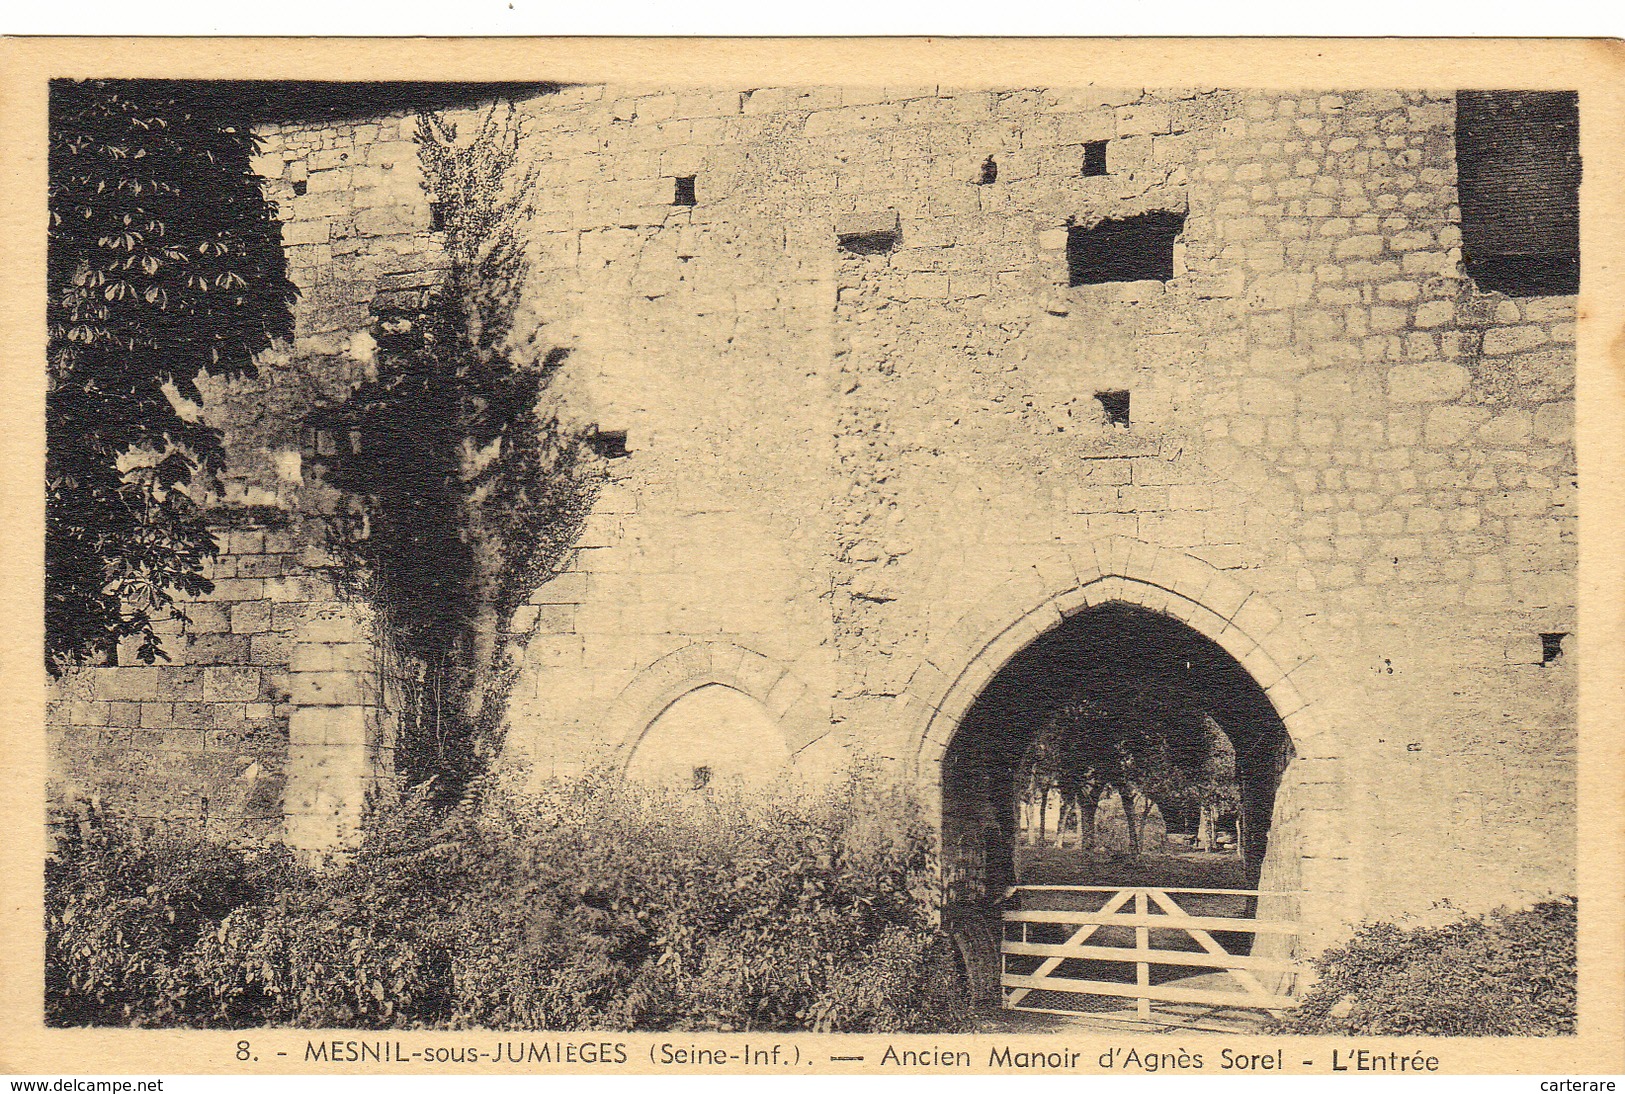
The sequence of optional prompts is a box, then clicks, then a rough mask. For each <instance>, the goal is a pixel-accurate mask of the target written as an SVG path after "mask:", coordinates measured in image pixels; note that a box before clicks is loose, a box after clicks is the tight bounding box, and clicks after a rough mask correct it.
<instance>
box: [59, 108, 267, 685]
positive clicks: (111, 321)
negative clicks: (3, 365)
mask: <svg viewBox="0 0 1625 1094" xmlns="http://www.w3.org/2000/svg"><path fill="white" fill-rule="evenodd" d="M257 151H258V147H257V143H256V139H255V137H254V135H253V133H252V132H251V131H250V129H249V119H248V118H247V117H246V115H245V113H244V112H243V110H242V109H241V108H240V107H239V105H238V104H237V103H236V101H235V100H233V99H232V98H231V97H230V96H223V95H219V94H211V93H210V92H209V89H208V87H207V85H203V84H192V83H177V82H169V81H154V80H84V81H73V80H56V81H53V82H52V84H51V89H50V152H49V190H48V196H49V213H50V221H49V228H48V235H47V239H48V244H47V250H46V265H47V274H46V276H47V288H48V291H49V298H48V301H47V323H48V326H47V332H48V343H47V355H48V372H47V378H48V379H47V390H46V457H45V467H46V469H45V476H46V494H45V518H46V519H45V655H46V667H47V668H48V669H50V670H51V671H52V672H53V673H55V672H59V671H61V670H62V669H63V668H64V667H66V666H69V665H73V664H77V663H83V662H85V661H95V660H99V659H108V658H116V656H117V651H118V646H119V643H120V641H121V640H124V639H138V640H139V641H138V643H137V647H136V650H135V654H136V656H137V657H138V658H140V659H141V660H142V661H147V662H152V661H154V660H156V659H158V658H160V657H165V654H164V651H163V648H162V645H161V642H160V640H159V636H158V634H157V633H156V632H155V630H154V626H153V624H154V623H155V621H157V620H158V619H159V618H161V617H162V616H164V615H166V614H175V615H183V612H182V609H181V606H180V605H179V604H177V603H176V597H177V594H187V595H195V594H198V593H204V592H208V591H209V590H210V588H211V587H212V586H211V584H210V582H209V581H208V580H207V578H205V577H204V576H203V566H204V563H205V562H206V560H207V559H209V558H210V557H212V556H213V555H214V554H215V551H216V549H217V546H216V544H215V541H214V539H213V537H212V536H211V534H210V532H209V530H208V528H207V527H206V526H205V524H204V520H203V514H202V511H201V509H200V508H199V506H198V505H196V504H195V503H194V501H193V499H192V498H191V497H190V496H189V495H188V493H187V490H186V488H187V486H188V484H190V482H191V481H192V476H193V474H194V473H195V472H196V471H198V470H199V469H200V468H207V469H210V470H219V469H220V468H221V467H222V466H223V465H224V462H225V452H224V449H223V448H222V445H221V436H220V433H219V431H218V430H215V429H213V428H211V427H210V426H209V425H207V424H206V423H204V422H203V421H201V420H199V419H198V418H197V417H196V416H195V415H190V414H183V413H181V412H180V409H179V408H182V407H185V405H186V402H185V401H186V400H190V401H191V402H193V403H201V402H202V397H201V396H200V395H199V393H198V390H197V387H196V385H195V380H196V377H197V376H198V374H199V373H200V372H207V373H210V374H212V375H216V376H222V375H223V376H236V375H242V374H247V373H252V371H253V368H254V366H253V357H254V355H255V354H256V353H258V352H259V351H261V350H263V349H265V348H267V347H268V346H269V345H270V344H271V342H272V341H273V340H274V339H277V338H281V337H287V336H289V335H291V334H292V328H293V319H292V310H291V309H292V304H293V302H294V300H295V298H296V296H297V290H296V289H295V288H294V286H293V284H292V283H291V282H290V281H289V280H288V278H287V275H286V265H285V262H284V259H283V254H282V247H281V241H280V237H279V234H278V231H279V230H278V227H277V221H276V207H275V206H274V205H273V204H272V203H271V202H269V201H267V200H266V199H265V196H264V194H263V193H262V191H261V188H260V180H259V178H258V177H257V176H256V175H255V174H254V171H253V169H252V167H251V166H250V159H251V157H252V156H253V155H254V154H255V153H256V152H257Z"/></svg>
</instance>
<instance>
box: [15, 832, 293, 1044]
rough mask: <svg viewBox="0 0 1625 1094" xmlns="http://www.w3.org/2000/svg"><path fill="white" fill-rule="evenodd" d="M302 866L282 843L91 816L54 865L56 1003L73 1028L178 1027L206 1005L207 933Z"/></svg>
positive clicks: (48, 999)
mask: <svg viewBox="0 0 1625 1094" xmlns="http://www.w3.org/2000/svg"><path fill="white" fill-rule="evenodd" d="M299 874H300V871H299V870H298V869H297V868H296V866H295V865H294V862H293V859H292V857H291V856H290V855H289V854H288V853H287V852H286V851H285V850H282V849H280V848H276V849H270V850H259V851H253V850H248V851H245V850H239V849H235V848H231V847H225V846H222V845H220V844H217V843H213V842H210V841H208V840H204V839H200V838H197V837H194V836H191V835H188V834H186V833H183V832H175V831H162V830H161V831H157V832H142V831H140V830H138V829H135V828H133V827H129V826H126V825H123V824H120V823H118V822H115V821H108V820H105V819H103V818H101V817H98V816H95V815H92V816H91V817H90V818H89V819H88V821H87V823H85V824H84V825H83V826H82V827H79V828H76V829H74V830H72V831H70V832H69V833H68V834H67V835H66V836H65V837H64V838H63V839H62V841H61V843H60V844H59V845H58V847H57V850H56V853H55V854H53V855H52V856H51V858H50V860H49V861H48V862H47V863H46V867H45V917H46V938H47V942H46V962H45V1010H46V1013H47V1014H48V1015H50V1016H51V1017H52V1020H53V1022H55V1023H57V1024H62V1025H170V1024H175V1023H177V1022H185V1021H187V1020H188V1019H189V1018H191V1017H193V1016H194V1015H195V1014H197V1013H201V1012H202V1011H203V1010H206V1008H207V1006H208V1003H207V1000H205V999H201V998H200V997H199V995H198V991H199V989H200V987H201V985H199V984H197V983H195V982H194V980H193V978H192V977H190V976H189V972H190V969H189V964H190V960H191V954H192V953H193V951H194V949H195V947H196V946H197V945H198V943H199V940H200V939H201V938H202V937H203V936H204V935H205V934H206V933H207V932H209V931H212V930H215V929H216V928H217V926H218V925H219V923H220V922H221V921H222V920H223V919H225V918H226V917H227V916H229V915H231V914H232V913H233V912H234V911H235V910H237V909H238V908H240V907H242V906H243V905H245V904H249V903H252V902H254V901H256V900H259V899H261V897H262V896H263V894H264V893H266V892H269V891H272V890H274V889H276V888H278V887H280V886H283V885H286V884H289V883H290V882H292V881H293V880H294V879H295V878H297V877H298V876H299Z"/></svg>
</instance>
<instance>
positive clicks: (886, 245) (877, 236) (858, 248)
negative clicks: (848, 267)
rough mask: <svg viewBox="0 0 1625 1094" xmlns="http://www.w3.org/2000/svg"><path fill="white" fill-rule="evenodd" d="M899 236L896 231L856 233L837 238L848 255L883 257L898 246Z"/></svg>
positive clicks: (837, 241) (839, 244)
mask: <svg viewBox="0 0 1625 1094" xmlns="http://www.w3.org/2000/svg"><path fill="white" fill-rule="evenodd" d="M898 235H899V233H897V232H896V231H890V232H854V233H852V234H851V235H844V236H839V237H837V239H836V243H837V245H838V246H839V247H840V248H841V250H843V251H845V252H846V253H847V254H854V255H883V254H886V253H887V252H889V251H890V250H891V249H892V248H894V247H896V246H897V240H898Z"/></svg>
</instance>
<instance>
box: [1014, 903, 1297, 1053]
mask: <svg viewBox="0 0 1625 1094" xmlns="http://www.w3.org/2000/svg"><path fill="white" fill-rule="evenodd" d="M1053 894H1093V895H1095V896H1101V897H1103V898H1104V902H1103V903H1102V904H1101V906H1100V907H1099V908H1097V909H1094V910H1085V909H1070V908H1024V907H1020V906H1019V905H1018V906H1017V907H1013V908H1007V909H1006V910H1005V911H1004V913H1003V919H1004V930H1003V933H1004V937H1003V942H1002V946H1001V951H1002V952H1001V958H1000V959H1001V962H1002V975H1001V977H1000V982H1001V983H1002V985H1003V988H1004V1005H1005V1007H1007V1008H1009V1009H1011V1010H1031V1011H1041V1012H1045V1013H1062V1014H1066V1013H1075V1014H1084V1013H1090V1012H1089V1011H1086V1010H1084V1009H1082V1008H1081V1005H1080V1008H1079V1009H1077V1010H1069V1009H1067V1005H1066V1004H1065V1003H1064V1002H1063V1003H1061V1004H1057V1005H1054V1006H1043V1007H1040V1006H1035V1005H1033V1004H1032V1003H1029V1002H1027V1000H1028V997H1029V996H1031V995H1032V994H1033V993H1034V992H1058V993H1061V994H1062V995H1063V996H1066V997H1075V996H1115V997H1118V998H1123V999H1132V1000H1134V1001H1135V1011H1136V1015H1137V1017H1138V1018H1139V1019H1140V1020H1141V1021H1147V1022H1150V1021H1159V1020H1160V1019H1161V1018H1162V1017H1164V1016H1159V1015H1158V1014H1157V1012H1155V1011H1154V1010H1153V1007H1152V1004H1153V1003H1169V1004H1183V1005H1198V1006H1208V1007H1217V1008H1224V1009H1229V1008H1243V1009H1251V1010H1258V1011H1268V1012H1271V1013H1274V1014H1277V1015H1278V1014H1280V1013H1281V1012H1283V1011H1287V1010H1290V1009H1292V1008H1293V1007H1295V1006H1297V1001H1296V1000H1295V999H1293V998H1292V996H1291V995H1290V994H1283V993H1281V992H1278V991H1272V990H1270V989H1269V988H1266V987H1265V986H1264V984H1263V982H1262V981H1261V980H1260V979H1259V978H1258V976H1257V975H1256V974H1258V973H1281V974H1292V973H1295V972H1296V971H1297V970H1298V966H1297V965H1296V964H1295V963H1294V962H1292V961H1289V960H1285V959H1282V958H1275V957H1263V956H1259V957H1255V956H1252V955H1250V954H1237V953H1231V952H1230V951H1229V950H1227V949H1226V948H1225V947H1224V946H1223V945H1222V944H1221V943H1220V942H1219V941H1217V940H1216V939H1215V938H1214V937H1213V933H1212V932H1214V931H1228V932H1236V933H1244V934H1250V935H1253V936H1254V937H1255V938H1256V937H1257V936H1259V935H1265V934H1269V935H1295V934H1297V932H1298V927H1297V924H1295V923H1291V922H1287V921H1285V920H1268V919H1249V918H1243V917H1240V916H1233V915H1201V914H1192V913H1190V912H1187V911H1186V909H1185V908H1184V907H1182V906H1181V905H1180V903H1179V901H1178V900H1176V899H1175V898H1176V896H1177V897H1179V898H1181V899H1185V900H1186V903H1190V899H1189V898H1191V897H1196V898H1202V897H1207V898H1214V897H1218V898H1223V897H1236V898H1240V899H1242V900H1246V901H1251V900H1256V899H1257V898H1258V897H1260V896H1290V895H1295V894H1289V893H1278V892H1273V891H1268V890H1260V889H1169V888H1160V887H1154V886H1113V887H1106V886H1098V885H1017V886H1014V887H1012V888H1011V889H1009V890H1008V891H1007V892H1006V893H1005V900H1006V903H1007V904H1008V903H1010V902H1011V901H1020V900H1021V899H1022V898H1023V897H1027V898H1030V899H1048V900H1053V899H1054V896H1053ZM1054 925H1064V926H1069V927H1073V928H1075V930H1073V931H1072V932H1071V934H1070V936H1069V937H1067V938H1066V939H1065V941H1053V940H1049V941H1045V940H1041V939H1040V940H1034V939H1033V938H1031V937H1030V933H1031V928H1033V927H1038V928H1040V930H1042V929H1043V928H1044V927H1050V926H1054ZM1018 927H1019V931H1020V937H1018V938H1012V937H1011V933H1012V930H1013V929H1014V928H1018ZM1107 928H1122V929H1124V930H1132V931H1133V932H1134V945H1133V946H1132V947H1129V946H1121V945H1100V944H1093V945H1091V944H1090V943H1089V940H1090V939H1091V938H1093V937H1094V936H1095V935H1096V934H1097V933H1099V932H1100V931H1102V930H1104V929H1107ZM1153 931H1157V932H1177V934H1178V936H1182V937H1180V941H1185V944H1186V945H1189V943H1190V942H1194V943H1195V944H1196V946H1197V947H1198V949H1195V950H1191V949H1178V948H1172V947H1166V946H1164V947H1158V946H1155V945H1153V936H1152V932H1153ZM1161 937H1166V936H1161ZM1187 939H1188V940H1189V941H1186V940H1187ZM1011 958H1016V959H1018V960H1017V961H1016V962H1015V963H1014V964H1016V965H1026V964H1028V963H1029V962H1028V961H1027V960H1025V959H1031V958H1041V959H1042V960H1040V961H1039V962H1038V964H1037V966H1036V967H1033V968H1019V969H1018V968H1012V964H1013V963H1012V961H1011ZM1069 961H1074V962H1102V963H1106V964H1107V965H1132V966H1133V968H1134V982H1133V983H1128V982H1126V981H1123V980H1105V979H1092V978H1089V976H1088V975H1087V971H1086V973H1085V975H1082V976H1080V975H1061V973H1062V972H1063V969H1062V966H1063V965H1064V964H1065V963H1066V962H1069ZM1153 967H1159V968H1188V969H1190V970H1192V975H1198V976H1199V975H1203V974H1202V972H1201V971H1200V970H1208V969H1215V970H1220V971H1222V972H1225V973H1228V974H1229V977H1230V979H1231V980H1232V981H1233V982H1234V983H1235V984H1236V985H1237V986H1238V988H1239V989H1240V990H1238V991H1220V990H1214V989H1212V988H1209V987H1179V986H1175V985H1171V984H1167V983H1159V984H1152V982H1151V970H1152V968H1153ZM1097 975H1098V974H1097ZM1169 1020H1170V1021H1172V1019H1171V1018H1170V1019H1169ZM1173 1024H1188V1023H1183V1022H1175V1023H1173Z"/></svg>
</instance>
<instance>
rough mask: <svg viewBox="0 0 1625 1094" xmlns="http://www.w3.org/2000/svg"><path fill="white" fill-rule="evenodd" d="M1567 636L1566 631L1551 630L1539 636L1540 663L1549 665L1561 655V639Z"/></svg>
mask: <svg viewBox="0 0 1625 1094" xmlns="http://www.w3.org/2000/svg"><path fill="white" fill-rule="evenodd" d="M1568 636H1569V632H1568V631H1552V632H1551V633H1549V634H1542V635H1541V636H1540V663H1541V664H1543V665H1550V664H1551V663H1552V662H1553V661H1556V660H1557V659H1558V658H1559V657H1562V656H1563V639H1565V638H1567V637H1568Z"/></svg>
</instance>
